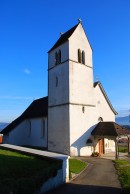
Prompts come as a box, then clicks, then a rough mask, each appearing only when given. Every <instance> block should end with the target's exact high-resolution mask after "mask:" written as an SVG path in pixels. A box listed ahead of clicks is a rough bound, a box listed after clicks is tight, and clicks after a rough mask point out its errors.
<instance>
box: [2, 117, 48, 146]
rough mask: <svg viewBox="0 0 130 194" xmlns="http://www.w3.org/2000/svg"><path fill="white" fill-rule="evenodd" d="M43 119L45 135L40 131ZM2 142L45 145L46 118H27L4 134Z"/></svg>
mask: <svg viewBox="0 0 130 194" xmlns="http://www.w3.org/2000/svg"><path fill="white" fill-rule="evenodd" d="M43 119H44V120H45V136H42V131H41V130H42V127H43V126H42V121H43ZM30 122H31V130H30ZM29 130H30V132H29ZM4 143H8V144H13V145H29V146H41V147H47V118H38V119H29V120H25V121H23V122H21V123H20V124H19V125H18V126H17V127H15V128H14V129H13V130H12V131H10V132H9V134H8V135H4Z"/></svg>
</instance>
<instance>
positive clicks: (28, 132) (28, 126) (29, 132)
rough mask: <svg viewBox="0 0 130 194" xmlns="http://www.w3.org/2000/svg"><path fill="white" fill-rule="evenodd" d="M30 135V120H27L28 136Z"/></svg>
mask: <svg viewBox="0 0 130 194" xmlns="http://www.w3.org/2000/svg"><path fill="white" fill-rule="evenodd" d="M30 136H31V121H30V120H29V121H28V137H30Z"/></svg>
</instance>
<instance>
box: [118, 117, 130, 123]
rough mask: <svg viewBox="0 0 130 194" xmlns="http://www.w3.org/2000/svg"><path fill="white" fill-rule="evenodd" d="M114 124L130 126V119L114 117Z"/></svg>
mask: <svg viewBox="0 0 130 194" xmlns="http://www.w3.org/2000/svg"><path fill="white" fill-rule="evenodd" d="M116 123H118V124H119V125H130V117H129V116H126V117H116Z"/></svg>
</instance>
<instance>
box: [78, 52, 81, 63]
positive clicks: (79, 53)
mask: <svg viewBox="0 0 130 194" xmlns="http://www.w3.org/2000/svg"><path fill="white" fill-rule="evenodd" d="M78 62H79V63H81V50H80V49H78Z"/></svg>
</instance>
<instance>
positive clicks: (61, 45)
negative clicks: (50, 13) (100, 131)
mask: <svg viewBox="0 0 130 194" xmlns="http://www.w3.org/2000/svg"><path fill="white" fill-rule="evenodd" d="M48 55H49V56H48V150H50V151H54V152H61V153H64V154H69V155H79V154H81V153H79V152H82V151H83V150H81V147H80V146H81V144H82V146H83V147H84V146H85V142H86V139H87V138H88V136H89V135H90V132H87V130H88V129H89V128H90V127H91V125H92V123H91V117H93V116H94V113H93V112H94V107H95V104H94V89H93V66H92V49H91V46H90V43H89V41H88V38H87V36H86V33H85V31H84V29H83V26H82V23H81V22H79V23H78V24H77V25H75V26H74V27H73V28H71V29H70V30H68V31H67V32H66V33H64V34H61V36H60V38H59V39H58V41H57V42H56V43H55V44H54V46H53V47H52V48H51V49H50V50H49V52H48ZM88 117H89V118H88ZM86 132H87V133H86ZM81 141H82V143H81ZM79 145H80V146H79Z"/></svg>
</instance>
